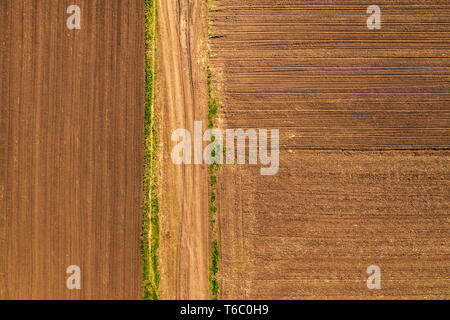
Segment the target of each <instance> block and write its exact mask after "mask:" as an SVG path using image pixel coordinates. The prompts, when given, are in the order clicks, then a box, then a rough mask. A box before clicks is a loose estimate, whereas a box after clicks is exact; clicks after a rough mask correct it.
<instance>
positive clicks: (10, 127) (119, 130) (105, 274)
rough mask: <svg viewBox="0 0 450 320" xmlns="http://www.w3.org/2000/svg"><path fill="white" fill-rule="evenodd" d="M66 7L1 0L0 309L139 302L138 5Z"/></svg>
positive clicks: (113, 0) (94, 1)
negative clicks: (9, 302) (74, 17)
mask: <svg viewBox="0 0 450 320" xmlns="http://www.w3.org/2000/svg"><path fill="white" fill-rule="evenodd" d="M73 2H74V1H66V0H62V1H61V0H40V1H16V0H2V1H0V70H1V74H0V90H1V91H0V112H1V113H0V256H1V259H0V298H2V299H4V298H6V299H30V298H33V299H139V298H140V297H141V296H142V293H141V272H142V271H141V257H140V231H141V214H142V209H141V207H142V174H143V162H142V161H143V110H144V109H143V108H144V35H143V31H144V17H143V13H144V7H143V1H137V0H120V1H119V0H110V1H100V0H78V1H76V3H77V5H79V6H80V8H81V12H82V29H81V30H68V29H67V27H66V19H67V18H68V17H69V15H68V14H67V13H66V9H67V7H68V6H69V5H72V4H73ZM69 265H78V266H80V268H81V290H72V291H70V290H68V289H67V288H66V279H67V277H68V275H66V268H67V267H68V266H69Z"/></svg>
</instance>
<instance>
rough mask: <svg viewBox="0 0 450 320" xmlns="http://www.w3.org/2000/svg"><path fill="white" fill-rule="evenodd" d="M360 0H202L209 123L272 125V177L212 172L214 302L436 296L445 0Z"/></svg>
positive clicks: (445, 208)
mask: <svg viewBox="0 0 450 320" xmlns="http://www.w3.org/2000/svg"><path fill="white" fill-rule="evenodd" d="M371 4H373V3H369V2H368V1H349V0H346V1H301V0H291V1H281V0H280V1H276V0H246V1H241V0H215V1H214V9H213V10H212V11H211V12H210V20H211V25H212V30H213V34H212V38H211V39H210V43H211V53H212V56H211V61H212V64H213V66H214V67H215V68H216V69H217V70H220V75H221V80H222V81H221V88H222V95H221V120H222V121H221V126H222V127H224V128H244V129H245V128H262V129H272V128H274V129H280V170H279V172H278V174H277V175H275V176H266V177H264V176H261V175H260V174H259V166H258V167H256V166H248V165H247V166H238V165H235V166H227V165H225V166H223V167H222V168H221V173H220V175H219V177H218V195H217V198H218V201H219V206H218V207H219V231H220V252H221V265H220V274H221V277H220V279H221V280H220V283H221V286H220V297H221V298H225V299H230V298H231V299H233V298H245V299H246V298H248V299H255V298H256V299H261V298H262V299H272V298H274V299H304V298H306V299H309V298H419V299H432V298H448V297H449V296H450V291H449V288H450V263H449V258H450V238H449V233H448V231H449V227H448V219H449V187H450V173H449V161H448V159H449V146H450V139H449V120H450V119H449V118H450V117H449V111H450V110H449V102H450V93H449V89H450V88H449V80H450V79H449V77H450V73H449V67H450V58H449V49H450V28H449V22H448V16H449V13H450V4H449V3H448V1H433V2H427V3H424V2H422V1H395V2H394V1H378V3H377V5H379V6H380V8H381V10H382V27H381V30H376V31H373V30H368V28H367V26H366V19H367V17H368V15H367V14H366V9H367V7H368V6H369V5H371ZM370 265H377V266H379V267H380V268H381V275H382V287H381V288H382V289H381V290H369V289H368V288H367V286H366V280H367V277H368V275H367V273H366V269H367V267H368V266H370Z"/></svg>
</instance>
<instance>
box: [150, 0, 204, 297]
mask: <svg viewBox="0 0 450 320" xmlns="http://www.w3.org/2000/svg"><path fill="white" fill-rule="evenodd" d="M158 11H159V17H158V18H159V20H158V21H159V42H158V61H157V65H158V70H157V81H158V89H157V97H158V98H157V106H156V110H157V113H158V118H159V130H158V132H159V141H160V147H159V150H160V170H159V171H160V177H159V181H160V182H161V188H160V194H161V202H160V203H161V211H160V217H161V248H160V254H159V255H160V261H161V277H162V278H161V286H160V288H161V298H162V299H208V297H209V293H208V286H209V284H208V269H207V265H208V257H209V249H208V248H209V241H208V228H209V224H208V170H207V166H206V165H175V164H173V162H172V159H171V151H172V148H173V147H174V146H175V144H176V142H172V141H171V136H172V132H173V131H174V130H176V129H179V128H181V129H187V130H189V131H190V132H191V133H193V125H194V120H199V121H200V120H201V121H203V123H204V128H205V129H206V126H207V115H208V107H207V106H208V93H207V82H206V81H207V80H206V71H205V69H204V59H205V57H206V40H205V39H206V30H207V28H206V18H205V17H206V6H205V2H204V1H202V0H177V1H172V0H167V1H165V0H162V1H159V9H158Z"/></svg>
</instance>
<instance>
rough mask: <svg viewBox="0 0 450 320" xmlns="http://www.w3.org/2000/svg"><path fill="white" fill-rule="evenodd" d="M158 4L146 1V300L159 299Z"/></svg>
mask: <svg viewBox="0 0 450 320" xmlns="http://www.w3.org/2000/svg"><path fill="white" fill-rule="evenodd" d="M157 17H158V1H157V0H145V118H144V177H143V180H144V181H143V191H144V210H143V215H142V237H141V239H142V240H141V254H142V289H143V299H144V300H159V283H160V281H161V274H160V271H159V258H158V248H159V200H158V193H157V189H158V187H157V184H158V175H157V174H158V172H157V163H158V132H157V128H156V116H155V96H156V95H155V91H156V87H155V78H156V54H157V38H158V22H157V19H158V18H157Z"/></svg>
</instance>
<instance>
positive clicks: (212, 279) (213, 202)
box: [206, 0, 220, 300]
mask: <svg viewBox="0 0 450 320" xmlns="http://www.w3.org/2000/svg"><path fill="white" fill-rule="evenodd" d="M213 2H214V0H207V6H208V17H207V19H208V35H209V37H213V36H214V32H213V30H212V27H211V22H210V19H209V12H210V11H211V10H212V9H213V6H214V3H213ZM210 56H211V52H208V57H210ZM206 71H207V76H208V127H209V128H210V129H212V128H214V125H215V122H216V118H217V117H218V115H219V99H218V98H217V96H216V92H215V88H214V73H213V71H212V70H211V67H210V66H209V62H208V65H207V67H206ZM214 154H215V151H214V150H213V152H212V156H214ZM219 168H220V165H219V164H217V163H213V164H211V165H210V166H209V171H210V194H209V222H210V229H211V235H212V243H211V253H210V263H209V275H208V279H209V291H210V297H211V299H212V300H217V299H218V296H219V278H218V273H219V260H220V251H219V236H218V232H217V229H216V219H217V217H216V216H217V175H216V173H217V171H218V170H219Z"/></svg>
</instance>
